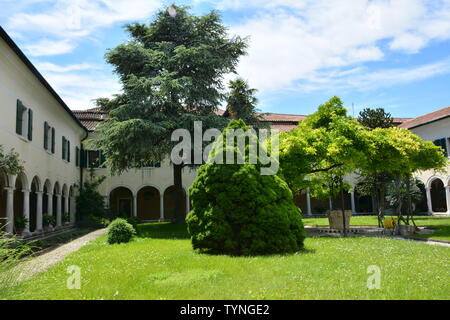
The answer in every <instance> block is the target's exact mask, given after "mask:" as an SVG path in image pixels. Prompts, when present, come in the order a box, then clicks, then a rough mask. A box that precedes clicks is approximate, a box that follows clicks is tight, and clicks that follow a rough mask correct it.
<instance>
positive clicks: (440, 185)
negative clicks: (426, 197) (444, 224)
mask: <svg viewBox="0 0 450 320" xmlns="http://www.w3.org/2000/svg"><path fill="white" fill-rule="evenodd" d="M445 193H446V190H445V184H444V181H443V180H442V179H441V178H439V177H435V178H434V179H433V180H431V181H430V195H431V208H432V209H431V210H432V212H447V200H446V194H445Z"/></svg>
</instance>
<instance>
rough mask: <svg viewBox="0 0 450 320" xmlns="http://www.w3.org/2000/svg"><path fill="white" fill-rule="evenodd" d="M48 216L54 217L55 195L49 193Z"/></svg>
mask: <svg viewBox="0 0 450 320" xmlns="http://www.w3.org/2000/svg"><path fill="white" fill-rule="evenodd" d="M47 211H48V212H47V214H48V215H49V216H53V193H51V192H48V193H47Z"/></svg>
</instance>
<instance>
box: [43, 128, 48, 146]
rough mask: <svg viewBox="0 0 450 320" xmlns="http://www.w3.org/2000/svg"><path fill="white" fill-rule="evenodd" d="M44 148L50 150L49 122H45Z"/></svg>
mask: <svg viewBox="0 0 450 320" xmlns="http://www.w3.org/2000/svg"><path fill="white" fill-rule="evenodd" d="M44 149H45V150H48V123H47V121H45V122H44Z"/></svg>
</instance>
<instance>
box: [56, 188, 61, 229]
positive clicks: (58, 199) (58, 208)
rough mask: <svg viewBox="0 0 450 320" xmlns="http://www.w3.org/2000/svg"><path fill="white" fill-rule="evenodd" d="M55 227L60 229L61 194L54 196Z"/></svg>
mask: <svg viewBox="0 0 450 320" xmlns="http://www.w3.org/2000/svg"><path fill="white" fill-rule="evenodd" d="M56 227H57V228H59V227H61V194H57V195H56Z"/></svg>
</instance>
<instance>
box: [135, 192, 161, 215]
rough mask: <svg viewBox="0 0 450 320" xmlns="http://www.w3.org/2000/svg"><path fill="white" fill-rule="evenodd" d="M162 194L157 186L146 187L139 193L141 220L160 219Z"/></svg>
mask: <svg viewBox="0 0 450 320" xmlns="http://www.w3.org/2000/svg"><path fill="white" fill-rule="evenodd" d="M160 206H161V193H160V191H159V189H158V188H157V187H156V186H152V185H145V186H142V187H141V189H139V191H138V193H137V215H138V218H139V219H141V220H146V221H153V220H159V219H160Z"/></svg>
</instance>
